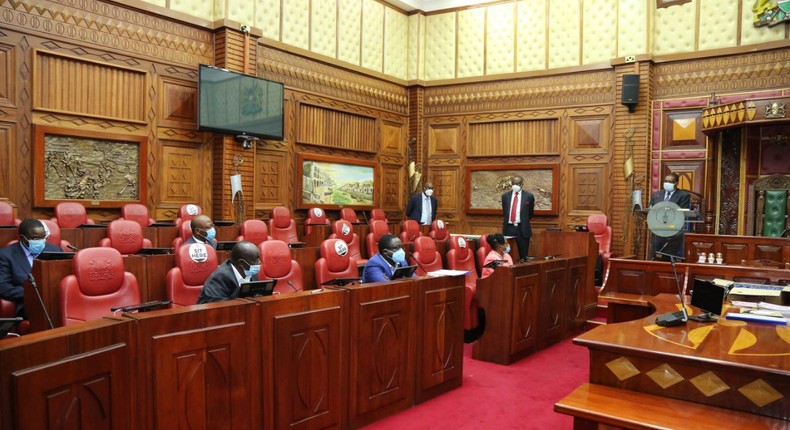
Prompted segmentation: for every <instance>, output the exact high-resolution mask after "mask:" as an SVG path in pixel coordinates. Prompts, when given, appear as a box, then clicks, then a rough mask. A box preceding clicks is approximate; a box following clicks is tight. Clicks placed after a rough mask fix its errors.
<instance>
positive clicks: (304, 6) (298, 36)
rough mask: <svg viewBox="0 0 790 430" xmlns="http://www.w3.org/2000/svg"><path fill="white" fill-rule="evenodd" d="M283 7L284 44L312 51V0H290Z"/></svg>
mask: <svg viewBox="0 0 790 430" xmlns="http://www.w3.org/2000/svg"><path fill="white" fill-rule="evenodd" d="M282 5H283V10H282V14H283V15H282V16H283V20H282V23H283V31H282V36H281V37H282V38H281V40H282V42H283V43H287V44H289V45H291V46H295V47H297V48H302V49H310V33H309V31H310V0H288V1H285V2H283V3H282Z"/></svg>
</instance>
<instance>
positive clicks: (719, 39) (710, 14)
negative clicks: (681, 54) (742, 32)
mask: <svg viewBox="0 0 790 430" xmlns="http://www.w3.org/2000/svg"><path fill="white" fill-rule="evenodd" d="M737 45H738V2H737V1H732V0H705V1H702V2H700V10H699V49H700V51H704V50H707V49H717V48H728V47H731V46H737Z"/></svg>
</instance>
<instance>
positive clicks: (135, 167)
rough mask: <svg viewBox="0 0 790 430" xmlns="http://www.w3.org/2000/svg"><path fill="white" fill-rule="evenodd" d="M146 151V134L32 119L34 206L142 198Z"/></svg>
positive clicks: (111, 204) (104, 204)
mask: <svg viewBox="0 0 790 430" xmlns="http://www.w3.org/2000/svg"><path fill="white" fill-rule="evenodd" d="M147 157H148V139H147V138H146V137H145V136H133V135H125V134H116V133H105V132H100V131H89V130H77V129H71V128H63V127H50V126H42V125H36V126H35V129H34V147H33V172H34V175H33V189H34V193H33V194H34V203H35V206H36V207H51V206H55V205H56V204H58V203H60V202H63V201H77V202H82V203H83V204H85V205H86V206H88V207H100V208H117V207H121V206H123V205H125V204H126V203H142V204H146V203H147V201H146V198H147V193H148V183H147V180H146V178H147V166H148V163H147V161H146V160H147Z"/></svg>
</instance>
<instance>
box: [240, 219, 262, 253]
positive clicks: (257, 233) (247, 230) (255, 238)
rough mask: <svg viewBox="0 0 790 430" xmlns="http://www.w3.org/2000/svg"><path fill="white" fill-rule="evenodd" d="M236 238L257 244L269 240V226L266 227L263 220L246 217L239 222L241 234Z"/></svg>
mask: <svg viewBox="0 0 790 430" xmlns="http://www.w3.org/2000/svg"><path fill="white" fill-rule="evenodd" d="M236 240H238V241H242V240H246V241H247V242H252V243H253V244H254V245H255V246H258V245H260V244H261V242H266V241H267V240H269V228H268V227H266V223H265V222H263V221H261V220H259V219H248V220H247V221H244V222H243V223H241V236H239V237H237V238H236Z"/></svg>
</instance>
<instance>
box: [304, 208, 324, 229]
mask: <svg viewBox="0 0 790 430" xmlns="http://www.w3.org/2000/svg"><path fill="white" fill-rule="evenodd" d="M304 224H305V228H304V233H305V234H310V232H311V231H313V229H312V228H311V226H312V225H329V220H328V219H326V212H324V210H323V209H321V208H312V209H310V210H308V211H307V219H306V220H305V222H304Z"/></svg>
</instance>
